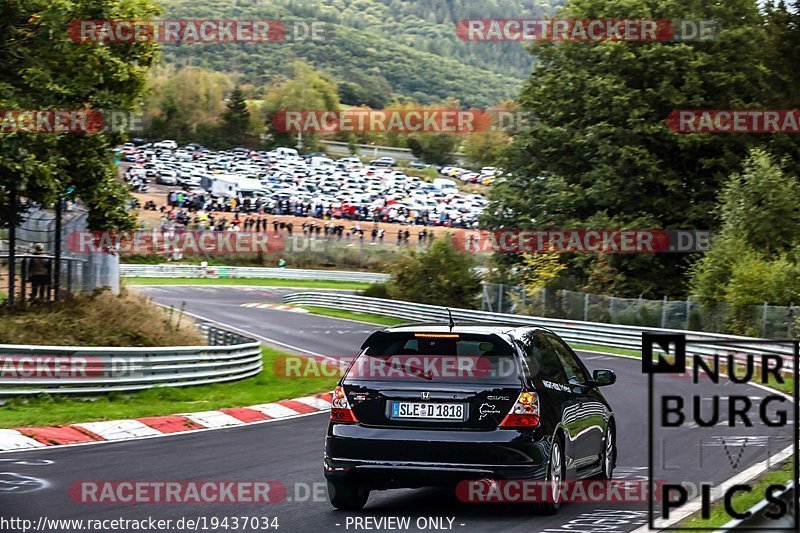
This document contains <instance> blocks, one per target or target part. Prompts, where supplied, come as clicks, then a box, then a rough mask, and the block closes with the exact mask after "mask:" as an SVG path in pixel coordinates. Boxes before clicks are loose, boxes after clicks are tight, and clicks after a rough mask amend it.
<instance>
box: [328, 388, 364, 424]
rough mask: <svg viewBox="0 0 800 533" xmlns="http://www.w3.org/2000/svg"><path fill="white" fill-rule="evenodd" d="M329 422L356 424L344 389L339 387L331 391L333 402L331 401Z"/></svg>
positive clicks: (356, 420)
mask: <svg viewBox="0 0 800 533" xmlns="http://www.w3.org/2000/svg"><path fill="white" fill-rule="evenodd" d="M331 420H334V421H336V422H350V423H354V422H358V419H357V418H356V415H355V414H354V413H353V410H352V409H350V403H349V402H348V401H347V395H346V394H345V393H344V387H342V386H341V385H339V386H338V387H336V388H335V389H333V401H331Z"/></svg>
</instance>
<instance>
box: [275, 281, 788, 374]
mask: <svg viewBox="0 0 800 533" xmlns="http://www.w3.org/2000/svg"><path fill="white" fill-rule="evenodd" d="M283 301H284V302H285V303H288V304H293V305H315V306H320V307H334V308H337V309H344V310H348V311H355V312H362V313H374V314H378V315H385V316H390V317H395V318H400V319H405V320H408V321H409V322H415V321H443V320H444V321H446V320H447V317H448V314H447V310H446V308H444V307H440V306H436V305H426V304H418V303H413V302H403V301H398V300H384V299H380V298H368V297H364V296H353V295H341V294H334V293H323V292H298V293H293V294H289V295H287V296H284V297H283ZM450 311H451V312H452V313H453V319H454V320H455V321H457V322H458V321H463V322H494V323H502V324H509V325H519V326H540V327H545V328H549V329H550V330H552V331H554V332H555V333H557V334H558V335H560V336H561V337H562V338H563V339H564V340H566V341H567V342H570V343H577V344H591V345H597V346H608V347H611V348H625V349H629V350H640V349H641V346H642V333H644V332H648V333H675V334H685V335H686V336H687V338H689V339H691V340H693V341H704V342H706V343H708V344H705V343H704V344H695V345H693V346H692V351H693V353H696V354H698V355H708V356H710V355H715V354H718V353H720V352H722V351H723V350H724V351H725V353H733V354H734V356H735V357H736V359H737V361H739V360H741V356H747V355H760V354H765V353H766V354H775V355H780V356H782V357H783V358H784V361H785V365H784V368H786V369H792V368H793V363H794V359H793V356H794V348H793V347H792V346H791V345H790V344H789V341H787V343H786V345H776V344H773V345H766V344H757V343H755V342H754V341H756V340H757V339H753V338H750V337H738V336H734V335H723V334H720V333H703V332H699V331H683V330H671V329H659V328H646V327H640V326H622V325H619V324H604V323H600V322H581V321H574V320H562V319H556V318H540V317H532V316H524V315H512V314H505V313H491V312H488V311H475V310H472V309H451V310H450Z"/></svg>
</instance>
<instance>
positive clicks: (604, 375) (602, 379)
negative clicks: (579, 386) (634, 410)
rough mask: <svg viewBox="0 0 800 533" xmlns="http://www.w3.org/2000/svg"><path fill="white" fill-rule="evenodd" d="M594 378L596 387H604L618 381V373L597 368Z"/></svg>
mask: <svg viewBox="0 0 800 533" xmlns="http://www.w3.org/2000/svg"><path fill="white" fill-rule="evenodd" d="M592 379H593V381H594V384H595V386H596V387H604V386H606V385H613V384H614V383H616V382H617V375H616V374H615V373H614V371H613V370H595V371H594V373H593V374H592Z"/></svg>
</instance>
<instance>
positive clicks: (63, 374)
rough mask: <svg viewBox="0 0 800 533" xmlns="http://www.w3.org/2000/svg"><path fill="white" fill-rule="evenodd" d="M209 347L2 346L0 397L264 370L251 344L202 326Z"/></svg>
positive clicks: (126, 387)
mask: <svg viewBox="0 0 800 533" xmlns="http://www.w3.org/2000/svg"><path fill="white" fill-rule="evenodd" d="M200 328H201V329H202V330H204V331H205V332H206V334H207V336H208V343H209V346H171V347H160V348H110V347H109V348H104V347H77V346H24V345H16V344H0V396H18V395H29V394H41V393H50V394H66V393H71V394H91V393H101V392H113V391H136V390H142V389H149V388H152V387H185V386H189V385H206V384H209V383H220V382H226V381H234V380H239V379H244V378H248V377H252V376H255V375H256V374H258V373H259V372H261V369H262V366H263V365H262V360H261V345H260V343H259V342H258V341H256V340H255V339H251V338H249V337H245V336H243V335H239V334H237V333H232V332H230V331H226V330H223V329H220V328H217V327H214V326H211V325H207V324H200Z"/></svg>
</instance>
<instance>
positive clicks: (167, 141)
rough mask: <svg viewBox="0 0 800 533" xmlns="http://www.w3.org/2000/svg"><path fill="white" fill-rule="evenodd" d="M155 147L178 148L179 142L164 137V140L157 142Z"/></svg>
mask: <svg viewBox="0 0 800 533" xmlns="http://www.w3.org/2000/svg"><path fill="white" fill-rule="evenodd" d="M153 148H162V149H164V150H177V148H178V143H176V142H175V141H173V140H170V139H164V140H163V141H160V142H157V143H155V144H154V145H153Z"/></svg>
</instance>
